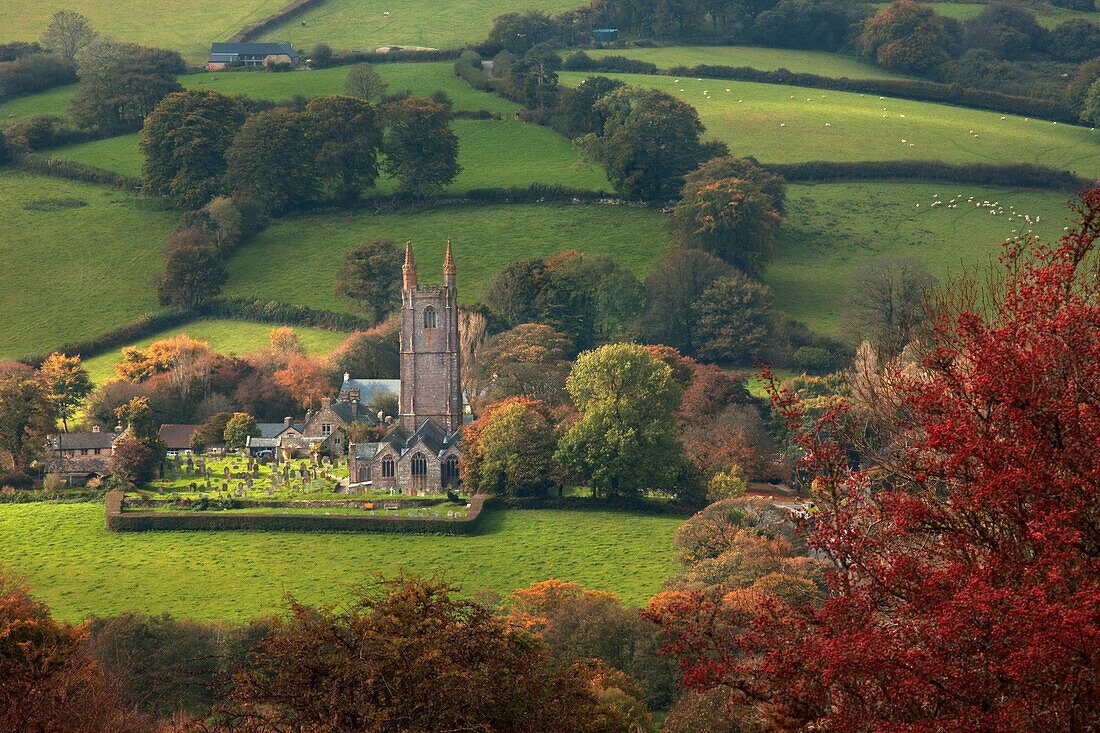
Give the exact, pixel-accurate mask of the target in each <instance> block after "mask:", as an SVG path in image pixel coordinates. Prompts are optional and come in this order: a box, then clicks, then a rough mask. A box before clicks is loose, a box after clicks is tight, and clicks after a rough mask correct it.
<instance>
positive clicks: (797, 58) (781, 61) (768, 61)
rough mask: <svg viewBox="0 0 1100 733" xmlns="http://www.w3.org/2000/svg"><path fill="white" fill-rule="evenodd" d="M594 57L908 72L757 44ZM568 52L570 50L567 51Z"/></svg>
mask: <svg viewBox="0 0 1100 733" xmlns="http://www.w3.org/2000/svg"><path fill="white" fill-rule="evenodd" d="M585 53H586V54H588V55H589V56H591V57H592V58H597V59H598V58H603V57H604V56H625V57H626V58H628V59H637V60H639V61H649V62H651V63H654V64H657V67H658V68H660V69H668V68H671V67H673V66H698V65H699V64H714V65H720V66H748V67H751V68H753V69H760V70H762V71H774V70H776V69H787V70H788V71H793V72H795V73H797V74H819V75H820V76H833V77H844V76H846V77H848V78H849V79H904V78H906V77H905V76H903V75H901V74H896V73H894V72H892V71H887V70H886V69H880V68H879V67H877V66H872V65H871V64H865V63H863V62H862V61H858V60H857V59H855V58H852V57H849V56H841V55H840V54H835V53H827V52H825V51H797V50H792V49H778V48H758V47H755V46H669V47H666V48H624V49H593V50H586V51H585ZM563 55H564V56H568V55H569V52H568V51H566V52H563Z"/></svg>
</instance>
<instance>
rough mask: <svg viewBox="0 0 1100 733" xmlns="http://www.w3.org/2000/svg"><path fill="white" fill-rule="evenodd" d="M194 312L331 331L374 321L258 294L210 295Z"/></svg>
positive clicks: (366, 326)
mask: <svg viewBox="0 0 1100 733" xmlns="http://www.w3.org/2000/svg"><path fill="white" fill-rule="evenodd" d="M196 313H197V314H201V315H205V316H212V317H217V318H235V319H239V320H242V321H256V322H259V323H278V324H283V325H289V326H307V327H309V328H327V329H329V330H332V331H366V330H368V329H370V328H372V327H373V326H374V325H375V324H374V323H373V322H371V321H369V320H367V319H366V318H361V317H360V316H356V315H352V314H351V313H336V312H334V311H327V310H319V309H317V308H310V307H309V306H304V305H291V304H290V303H280V302H279V301H276V300H260V299H258V298H256V299H251V298H214V299H212V300H210V301H208V302H206V303H204V304H203V305H202V306H201V307H200V308H199V309H198V310H197V311H196Z"/></svg>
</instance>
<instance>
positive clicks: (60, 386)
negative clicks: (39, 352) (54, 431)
mask: <svg viewBox="0 0 1100 733" xmlns="http://www.w3.org/2000/svg"><path fill="white" fill-rule="evenodd" d="M38 374H39V376H40V377H41V379H42V382H43V384H44V385H45V387H46V396H47V398H48V399H49V400H50V401H51V402H53V404H54V407H55V408H56V410H57V416H58V417H60V418H61V424H62V425H63V426H64V428H65V432H69V418H70V417H72V416H73V415H75V414H76V411H77V409H78V408H79V407H80V405H81V404H83V402H84V400H85V399H87V397H88V395H90V394H91V393H92V390H93V389H95V386H94V385H93V384H92V380H91V379H90V378H89V377H88V372H87V371H86V370H85V369H84V366H83V365H82V364H81V363H80V357H79V356H66V355H65V354H62V353H61V352H54V353H52V354H50V355H49V356H48V357H46V360H45V361H44V362H42V366H41V367H40V368H39V370H38Z"/></svg>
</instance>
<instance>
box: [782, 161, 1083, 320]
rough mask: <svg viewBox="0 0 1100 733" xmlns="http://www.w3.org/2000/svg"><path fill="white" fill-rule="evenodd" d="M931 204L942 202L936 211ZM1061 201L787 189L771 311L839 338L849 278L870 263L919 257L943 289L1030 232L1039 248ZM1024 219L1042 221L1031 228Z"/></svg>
mask: <svg viewBox="0 0 1100 733" xmlns="http://www.w3.org/2000/svg"><path fill="white" fill-rule="evenodd" d="M956 197H958V198H956ZM969 197H973V198H974V200H973V201H970V202H968V201H967V199H968V198H969ZM953 198H955V199H956V204H955V207H954V208H951V207H950V201H951V199H953ZM935 201H942V202H943V204H940V205H936V206H933V205H932V204H933V202H935ZM986 201H988V202H990V203H993V202H996V203H997V204H998V205H999V207H998V208H999V209H1000V210H1001V211H1002V212H1003V213H1000V214H991V213H990V212H991V211H996V210H997V209H994V208H991V207H988V206H981V205H980V204H981V203H982V202H986ZM1066 203H1067V197H1066V196H1065V195H1064V194H1059V193H1051V192H1033V191H1009V190H1004V189H996V188H986V187H979V186H960V185H956V184H942V183H927V184H924V183H920V184H911V183H878V182H875V183H836V184H832V183H830V184H818V185H813V186H807V185H792V186H790V187H789V188H788V201H787V211H788V217H787V221H786V222H785V223H784V224H783V226H782V227H781V229H780V236H779V242H778V247H777V251H776V256H775V259H774V260H773V262H772V264H771V266H770V267H769V268H768V272H767V275H766V276H765V278H764V280H765V282H766V283H767V284H768V285H769V286H771V288H772V292H773V294H774V296H775V303H776V306H777V307H779V308H781V309H782V310H784V311H786V312H787V313H788V314H790V315H791V316H793V317H794V318H796V319H798V320H800V321H803V322H804V323H806V324H808V325H809V326H810V327H811V328H813V329H815V330H817V331H819V332H820V333H823V334H830V335H836V334H837V332H838V328H839V325H840V316H841V312H842V310H843V307H844V306H843V300H844V294H845V292H846V289H847V282H848V279H849V277H850V276H851V274H852V272H853V271H854V270H855V269H856V268H858V267H859V266H860V265H861V264H863V262H865V261H866V260H867V259H869V258H870V257H873V256H875V255H879V254H899V255H910V256H913V257H916V258H917V259H919V260H921V261H922V262H923V263H924V264H925V265H926V266H927V267H928V269H929V270H930V271H931V272H932V274H933V275H935V276H936V277H937V278H939V280H940V281H941V282H943V281H944V280H945V279H947V278H948V277H950V276H951V275H952V274H957V273H959V272H960V271H961V270H962V268H963V266H964V265H965V266H967V267H969V268H975V267H980V266H982V265H985V264H986V263H988V262H989V260H990V258H995V257H996V256H997V255H999V254H1000V251H1001V244H1002V243H1003V242H1004V241H1005V240H1006V239H1008V238H1009V237H1013V236H1017V235H1019V234H1022V233H1023V232H1024V231H1025V230H1026V229H1028V228H1029V227H1030V228H1031V229H1032V231H1033V232H1034V234H1035V235H1036V236H1037V237H1039V238H1040V239H1041V240H1042V241H1052V240H1054V239H1056V238H1057V237H1059V236H1061V234H1062V227H1063V226H1065V225H1066V223H1067V222H1066V217H1067V214H1068V212H1067V210H1066ZM918 204H919V206H918ZM976 204H979V205H976ZM1024 214H1026V215H1029V216H1031V218H1032V219H1034V218H1035V217H1036V216H1038V217H1039V222H1038V223H1037V224H1034V225H1030V224H1027V223H1026V222H1025V221H1024V220H1023V219H1022V218H1021V216H1022V215H1024ZM1013 230H1015V232H1014V231H1013Z"/></svg>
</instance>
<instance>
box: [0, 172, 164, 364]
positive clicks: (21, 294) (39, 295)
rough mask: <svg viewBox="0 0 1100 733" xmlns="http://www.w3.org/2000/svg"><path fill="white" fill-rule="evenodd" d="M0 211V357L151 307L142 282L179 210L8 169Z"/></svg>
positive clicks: (0, 182)
mask: <svg viewBox="0 0 1100 733" xmlns="http://www.w3.org/2000/svg"><path fill="white" fill-rule="evenodd" d="M80 202H83V203H84V204H85V205H80ZM68 205H75V206H73V207H68ZM28 207H29V208H28ZM59 207H61V208H59ZM42 209H46V210H42ZM0 211H2V212H3V225H2V226H0V259H2V260H3V262H4V267H3V268H2V269H0V313H3V314H4V327H3V328H0V359H5V358H15V357H20V356H27V355H31V354H35V353H38V352H41V351H43V350H46V349H50V348H52V347H55V346H59V345H61V344H62V343H65V342H71V341H77V340H81V339H86V338H90V337H92V336H96V335H98V334H100V333H103V332H104V331H107V330H108V329H111V328H114V327H115V326H118V325H119V324H120V323H124V322H126V321H129V320H132V319H134V318H136V317H137V316H140V315H141V314H143V313H147V312H150V311H152V310H155V309H156V300H155V297H154V294H153V289H152V287H151V285H150V281H151V279H152V277H153V276H154V275H155V274H156V272H157V271H158V270H159V269H160V268H161V266H162V256H161V252H160V243H161V241H162V240H163V239H164V238H165V237H166V236H168V234H169V233H170V232H171V231H172V229H173V227H174V226H175V222H176V218H177V216H178V214H175V213H171V212H165V211H158V210H154V209H152V208H150V207H149V205H148V204H147V203H145V202H142V200H141V199H140V198H139V197H138V196H137V195H134V194H128V193H125V192H123V191H117V190H114V189H110V188H106V187H103V186H92V185H88V184H83V183H75V182H72V181H62V180H57V179H53V178H43V177H39V176H33V175H30V174H25V173H19V172H16V171H10V170H7V171H2V172H0Z"/></svg>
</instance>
